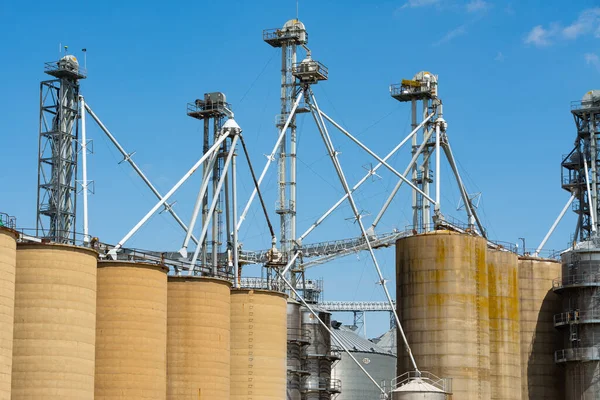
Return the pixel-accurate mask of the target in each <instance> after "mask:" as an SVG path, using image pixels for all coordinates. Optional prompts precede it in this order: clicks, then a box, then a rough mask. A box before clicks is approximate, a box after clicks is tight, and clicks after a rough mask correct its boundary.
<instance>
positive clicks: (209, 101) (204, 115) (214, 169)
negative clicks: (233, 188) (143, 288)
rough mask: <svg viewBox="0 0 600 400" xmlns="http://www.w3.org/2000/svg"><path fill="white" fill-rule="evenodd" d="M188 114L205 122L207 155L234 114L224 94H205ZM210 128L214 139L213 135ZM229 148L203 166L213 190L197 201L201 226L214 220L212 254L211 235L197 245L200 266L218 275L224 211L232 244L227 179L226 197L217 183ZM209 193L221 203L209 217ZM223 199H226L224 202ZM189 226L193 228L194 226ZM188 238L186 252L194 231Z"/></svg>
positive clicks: (206, 192) (191, 107)
mask: <svg viewBox="0 0 600 400" xmlns="http://www.w3.org/2000/svg"><path fill="white" fill-rule="evenodd" d="M187 115H189V116H190V117H192V118H195V119H198V120H201V121H203V122H204V137H203V138H204V140H203V152H204V153H205V154H206V153H208V151H209V149H210V147H211V146H212V144H213V143H214V142H216V141H217V139H218V136H219V134H220V131H221V128H222V127H223V122H224V120H225V118H226V117H233V112H232V111H231V105H230V104H229V103H227V101H226V97H225V94H223V93H220V92H214V93H205V94H204V99H203V100H202V99H197V100H196V101H195V102H193V103H189V104H188V106H187ZM211 126H212V138H211V134H210V130H211ZM228 145H229V143H228V141H224V142H223V144H222V145H221V149H220V151H219V152H218V153H217V154H216V158H214V159H207V160H206V161H204V163H203V164H202V171H203V173H202V176H203V182H204V181H206V182H208V180H212V188H211V190H210V191H209V190H207V189H208V188H206V189H205V190H204V193H203V196H200V197H199V198H198V201H201V203H202V226H204V225H205V224H206V222H207V221H209V220H210V221H211V234H210V239H211V240H210V248H211V251H210V253H209V252H208V246H207V243H208V235H206V236H205V238H204V241H203V242H202V243H199V244H198V246H199V247H200V248H201V251H202V255H201V265H202V266H205V267H206V266H210V267H211V268H212V270H213V271H214V272H215V273H216V271H217V269H218V268H219V267H220V265H219V262H220V261H221V262H222V259H223V258H220V257H219V254H220V253H221V251H220V249H221V245H222V244H223V218H222V214H223V211H225V217H226V224H225V225H226V227H225V231H226V232H227V243H231V241H230V238H229V235H230V234H231V233H232V228H231V220H230V217H229V216H230V202H229V184H228V183H229V182H228V176H225V177H224V178H225V180H224V185H225V189H224V195H223V196H222V195H221V193H219V191H220V190H219V188H218V182H219V180H220V179H221V174H222V171H223V164H224V162H225V158H226V157H227V154H228V153H229V150H228V147H227V146H228ZM209 192H211V193H212V196H217V204H218V205H217V206H216V207H215V208H214V210H213V212H212V215H211V216H209ZM223 197H225V199H224V198H223ZM197 206H199V203H197ZM194 222H195V221H194ZM190 225H192V226H193V223H192V224H190ZM188 236H189V237H187V238H186V239H187V240H186V242H185V243H184V247H183V248H182V250H183V252H185V250H184V249H187V245H188V243H189V238H190V237H191V231H189V233H188ZM186 254H187V253H186ZM221 267H222V266H221Z"/></svg>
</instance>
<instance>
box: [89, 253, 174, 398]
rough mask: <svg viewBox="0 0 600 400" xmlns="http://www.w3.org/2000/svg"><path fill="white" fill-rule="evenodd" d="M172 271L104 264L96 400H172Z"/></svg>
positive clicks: (101, 264)
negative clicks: (169, 305) (169, 396)
mask: <svg viewBox="0 0 600 400" xmlns="http://www.w3.org/2000/svg"><path fill="white" fill-rule="evenodd" d="M167 271H168V269H167V268H166V267H163V266H159V265H155V264H145V263H134V262H125V261H101V262H99V263H98V311H97V319H96V389H95V400H116V399H148V400H151V399H152V400H165V399H166V397H167Z"/></svg>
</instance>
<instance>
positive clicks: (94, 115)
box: [85, 103, 198, 243]
mask: <svg viewBox="0 0 600 400" xmlns="http://www.w3.org/2000/svg"><path fill="white" fill-rule="evenodd" d="M85 109H86V111H87V112H88V114H90V116H91V117H92V118H93V119H94V121H96V123H97V124H98V126H99V127H100V129H102V131H103V132H104V133H105V134H106V136H107V137H108V139H110V141H111V142H112V144H114V145H115V147H116V148H117V150H119V152H120V153H121V155H122V156H123V159H124V160H125V161H127V162H128V163H129V165H131V168H133V170H134V171H135V172H136V173H137V174H138V175H139V177H140V178H142V180H143V181H144V183H145V184H146V185H147V186H148V188H150V190H151V191H152V193H154V195H155V196H156V197H157V198H158V199H159V200H162V198H163V197H162V195H161V194H160V193H159V191H158V190H157V189H156V188H155V187H154V185H153V184H152V182H150V180H149V179H148V178H147V177H146V175H144V173H143V172H142V170H141V169H140V168H139V167H138V165H137V164H136V163H135V161H133V160H132V158H131V154H129V153H127V152H126V151H125V149H124V148H123V147H122V146H121V145H120V144H119V142H118V141H117V139H115V137H114V136H113V135H112V133H110V131H109V130H108V129H107V128H106V126H104V124H103V123H102V121H100V118H98V116H97V115H96V114H95V113H94V111H92V109H91V108H90V106H89V105H88V104H87V103H85ZM165 209H166V210H167V211H168V212H169V214H171V215H172V216H173V218H174V219H175V221H177V223H178V224H179V226H181V227H182V228H183V230H184V231H186V232H187V229H188V228H187V226H185V224H184V223H183V221H182V220H181V218H179V216H178V215H177V214H176V213H175V210H173V208H171V207H170V206H169V205H165ZM192 240H193V241H194V242H195V243H198V239H196V238H195V237H194V236H192Z"/></svg>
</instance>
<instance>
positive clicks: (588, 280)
mask: <svg viewBox="0 0 600 400" xmlns="http://www.w3.org/2000/svg"><path fill="white" fill-rule="evenodd" d="M577 286H600V273H598V274H575V275H567V276H563V277H562V278H556V279H553V280H552V289H554V290H559V289H563V288H567V287H577Z"/></svg>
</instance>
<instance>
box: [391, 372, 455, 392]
mask: <svg viewBox="0 0 600 400" xmlns="http://www.w3.org/2000/svg"><path fill="white" fill-rule="evenodd" d="M417 379H420V380H422V381H424V382H426V383H428V384H430V385H432V386H434V387H436V388H438V389H440V390H442V391H443V392H445V393H452V379H451V378H440V377H438V376H436V375H434V374H432V373H431V372H427V371H420V372H417V371H408V372H405V373H404V374H402V375H400V376H398V377H396V378H394V379H392V382H391V387H392V390H394V389H397V388H399V387H400V386H403V385H405V384H407V383H410V382H412V381H414V380H417Z"/></svg>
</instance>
